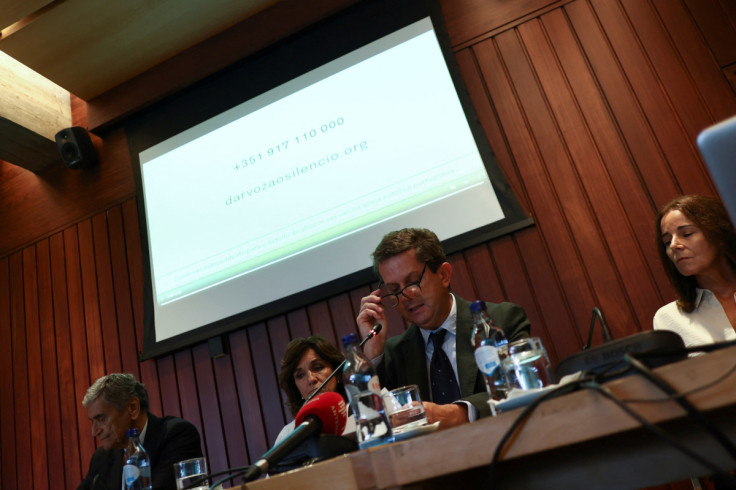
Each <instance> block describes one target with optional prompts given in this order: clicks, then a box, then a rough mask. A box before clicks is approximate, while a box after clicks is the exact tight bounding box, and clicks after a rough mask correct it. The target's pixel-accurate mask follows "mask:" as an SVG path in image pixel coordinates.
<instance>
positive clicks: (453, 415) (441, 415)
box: [422, 402, 469, 430]
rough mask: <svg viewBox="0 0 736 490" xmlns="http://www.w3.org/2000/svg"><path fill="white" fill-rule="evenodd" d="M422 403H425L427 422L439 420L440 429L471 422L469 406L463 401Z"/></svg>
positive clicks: (432, 422) (431, 422)
mask: <svg viewBox="0 0 736 490" xmlns="http://www.w3.org/2000/svg"><path fill="white" fill-rule="evenodd" d="M422 403H423V404H424V413H425V414H426V415H427V423H429V424H434V423H435V422H439V423H440V426H439V430H442V429H449V428H450V427H455V426H456V425H462V424H467V423H468V422H469V419H468V407H467V406H466V405H465V404H463V403H449V404H447V405H437V404H436V403H432V402H422Z"/></svg>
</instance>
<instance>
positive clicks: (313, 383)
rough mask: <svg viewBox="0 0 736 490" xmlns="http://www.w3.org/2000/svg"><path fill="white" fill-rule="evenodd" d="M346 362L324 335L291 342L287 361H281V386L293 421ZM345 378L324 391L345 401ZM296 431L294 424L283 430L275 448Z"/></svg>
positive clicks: (326, 387)
mask: <svg viewBox="0 0 736 490" xmlns="http://www.w3.org/2000/svg"><path fill="white" fill-rule="evenodd" d="M344 358H345V356H344V355H343V354H342V352H340V351H339V350H338V348H337V347H335V345H334V344H333V343H332V342H330V341H329V340H327V339H326V338H325V337H323V336H322V335H312V336H310V337H307V338H302V337H299V338H296V339H294V340H292V341H291V342H289V345H287V346H286V352H285V353H284V357H283V358H282V359H281V372H280V373H279V385H280V386H281V389H282V390H284V393H286V398H287V406H288V407H289V410H290V411H291V416H292V417H294V416H295V415H296V414H297V412H299V409H300V408H302V405H303V404H304V400H306V399H307V398H309V395H311V394H312V393H313V392H314V390H316V389H317V388H318V387H319V386H320V385H321V384H322V382H323V381H324V380H326V379H327V378H328V377H329V376H330V374H332V372H333V371H334V370H335V369H337V367H338V366H339V365H340V363H342V361H343V359H344ZM341 374H342V373H337V374H335V376H334V377H333V378H332V379H331V380H330V382H329V383H327V385H326V386H325V387H324V388H322V390H321V391H322V392H327V391H336V392H338V393H340V394H341V395H342V397H343V398H345V389H344V388H343V383H342V376H341ZM293 431H294V421H293V420H292V421H291V422H289V423H288V424H286V425H285V426H284V428H283V429H281V432H279V435H278V436H277V437H276V442H275V443H274V445H275V444H278V443H279V442H281V441H282V440H283V439H284V438H285V437H286V436H288V435H289V434H291V433H292V432H293Z"/></svg>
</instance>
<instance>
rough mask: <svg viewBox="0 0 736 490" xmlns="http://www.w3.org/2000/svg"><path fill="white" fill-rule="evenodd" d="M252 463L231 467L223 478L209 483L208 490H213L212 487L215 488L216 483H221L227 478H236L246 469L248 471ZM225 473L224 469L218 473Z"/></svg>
mask: <svg viewBox="0 0 736 490" xmlns="http://www.w3.org/2000/svg"><path fill="white" fill-rule="evenodd" d="M252 466H253V465H248V466H241V467H240V468H233V469H232V470H231V471H229V474H228V475H227V476H225V477H224V478H220V479H219V480H217V481H216V482H214V483H213V484H212V485H210V490H213V489H214V488H217V486H218V485H222V484H223V483H225V482H226V481H228V480H232V479H233V478H237V477H239V476H240V475H242V474H244V473H245V472H246V471H248V470H249V469H250V468H251V467H252ZM223 473H227V472H226V471H223V472H220V473H218V474H219V475H221V474H223Z"/></svg>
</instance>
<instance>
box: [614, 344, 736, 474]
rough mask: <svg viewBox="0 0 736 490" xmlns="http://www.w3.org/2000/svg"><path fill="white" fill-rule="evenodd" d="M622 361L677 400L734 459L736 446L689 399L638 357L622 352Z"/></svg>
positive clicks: (735, 458) (735, 457)
mask: <svg viewBox="0 0 736 490" xmlns="http://www.w3.org/2000/svg"><path fill="white" fill-rule="evenodd" d="M624 361H626V363H627V364H629V365H630V366H631V367H632V368H634V369H635V370H636V371H637V372H638V373H639V374H641V375H642V376H644V377H645V378H646V379H648V380H649V381H650V382H651V383H653V384H654V385H655V386H657V387H658V388H659V389H660V390H662V391H663V392H664V393H666V394H668V395H670V396H673V397H674V401H675V402H677V403H678V404H679V405H680V406H681V407H682V408H684V409H685V410H686V411H687V413H688V414H690V416H691V417H693V418H694V419H695V421H696V422H698V423H699V424H700V425H702V426H703V427H705V429H706V430H707V431H708V432H710V433H711V435H712V436H713V437H715V439H716V440H717V441H718V442H719V443H720V444H721V446H723V448H724V449H725V450H726V451H727V452H728V453H729V454H730V455H731V457H732V458H734V460H736V446H735V445H734V444H733V442H731V440H729V439H728V438H727V437H726V435H725V434H724V433H723V432H722V431H721V429H720V428H718V427H716V425H715V424H714V423H713V422H712V421H711V420H710V419H709V418H708V417H706V416H705V415H703V413H702V412H701V411H700V410H698V409H697V408H696V407H695V405H693V404H692V403H691V402H690V400H688V399H687V398H686V397H684V396H677V395H679V393H678V392H677V390H676V389H674V388H673V387H672V385H670V384H669V383H667V381H665V380H664V379H662V377H661V376H659V375H658V374H656V373H655V372H654V371H652V370H651V369H649V368H648V367H646V366H645V365H644V364H642V363H641V361H639V360H638V359H636V358H634V357H632V356H631V355H629V354H624Z"/></svg>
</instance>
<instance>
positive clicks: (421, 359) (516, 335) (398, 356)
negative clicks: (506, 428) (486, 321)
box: [377, 295, 530, 417]
mask: <svg viewBox="0 0 736 490" xmlns="http://www.w3.org/2000/svg"><path fill="white" fill-rule="evenodd" d="M455 301H456V302H457V332H456V334H457V345H456V347H455V349H456V350H457V370H458V379H459V381H460V396H461V397H462V400H465V401H468V402H470V403H471V404H473V406H475V407H476V408H477V409H478V414H479V416H480V417H485V416H488V415H490V414H491V409H490V407H489V406H488V391H487V390H486V385H485V381H484V380H483V375H482V374H481V373H480V371H478V367H477V366H476V364H475V355H474V353H473V350H474V349H473V346H472V344H471V343H470V334H471V333H472V331H473V317H472V315H471V314H470V303H469V302H467V301H465V300H464V299H462V298H460V297H459V296H457V295H455ZM486 306H487V307H488V315H489V316H490V317H491V319H493V322H494V323H495V324H496V325H497V326H499V327H501V328H502V329H503V331H504V333H505V334H506V338H507V339H508V340H509V342H513V341H514V340H518V339H521V338H525V337H529V328H530V324H529V319H528V318H527V317H526V313H525V312H524V309H523V308H522V307H521V306H519V305H516V304H514V303H499V304H495V303H486ZM377 372H378V377H379V379H380V381H381V386H383V387H385V388H386V389H388V390H393V389H394V388H398V387H400V386H406V385H409V384H415V385H417V386H419V394H420V396H421V397H422V400H425V401H429V400H431V399H432V398H431V389H430V387H429V373H428V371H427V354H426V351H425V345H424V338H423V337H422V334H421V332H420V330H419V327H417V326H416V325H411V326H410V327H409V328H408V329H407V330H406V331H405V332H404V333H402V334H401V335H397V336H395V337H391V338H390V339H388V340H387V341H386V347H385V349H384V351H383V358H382V359H381V362H380V363H379V365H378V368H377Z"/></svg>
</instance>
